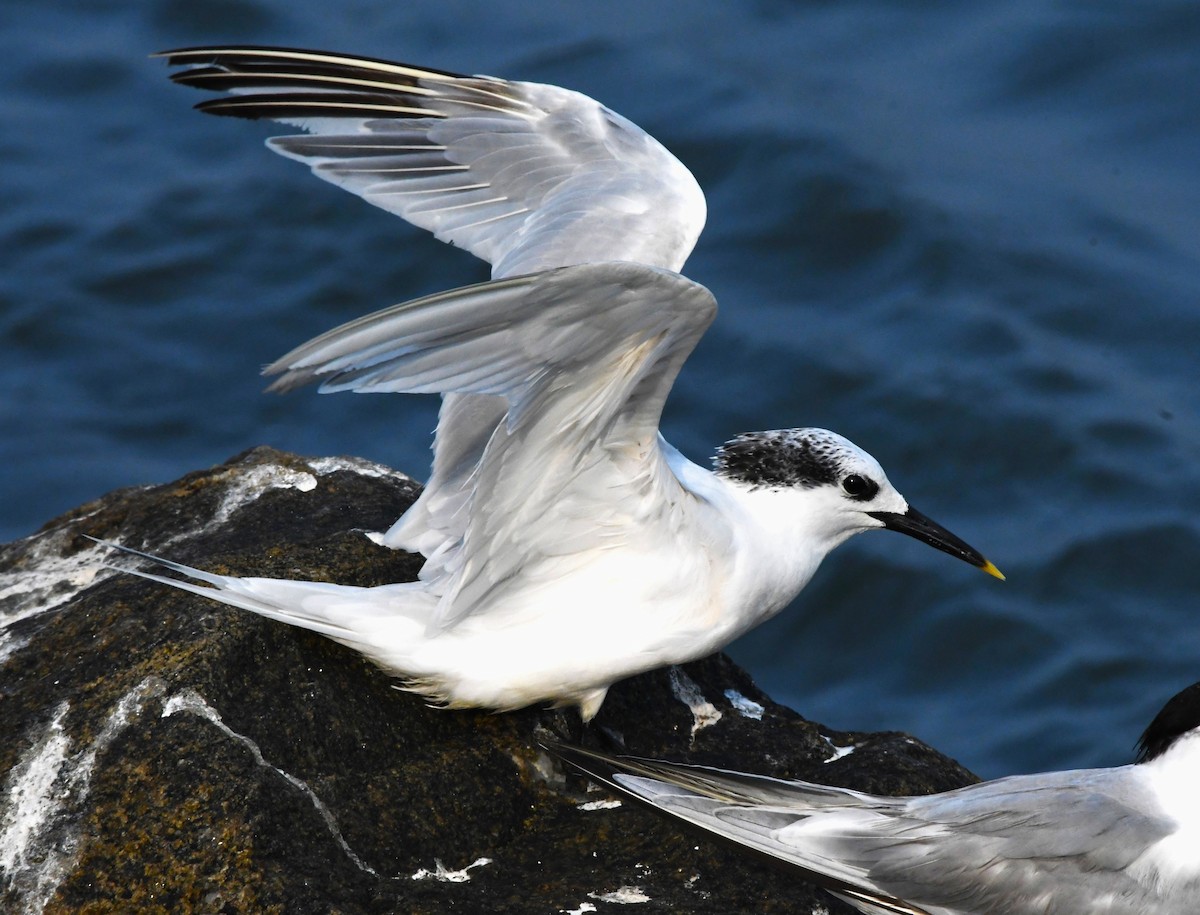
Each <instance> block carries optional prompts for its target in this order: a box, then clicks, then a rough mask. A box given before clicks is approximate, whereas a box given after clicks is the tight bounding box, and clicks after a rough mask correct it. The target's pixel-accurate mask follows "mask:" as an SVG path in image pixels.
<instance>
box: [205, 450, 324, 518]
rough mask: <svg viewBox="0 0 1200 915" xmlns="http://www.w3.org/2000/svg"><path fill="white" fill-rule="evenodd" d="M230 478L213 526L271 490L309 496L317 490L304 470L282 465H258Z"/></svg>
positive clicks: (239, 469)
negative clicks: (301, 493)
mask: <svg viewBox="0 0 1200 915" xmlns="http://www.w3.org/2000/svg"><path fill="white" fill-rule="evenodd" d="M228 476H229V477H231V478H232V480H231V482H230V484H229V486H228V488H227V489H226V490H225V495H224V497H223V498H222V499H221V504H220V506H219V507H218V508H217V511H216V513H215V514H214V515H213V523H214V524H220V523H221V522H223V521H227V520H229V518H230V516H231V515H232V514H233V513H234V512H235V511H237V510H238V509H239V508H241V507H242V506H244V505H249V504H250V503H251V502H254V501H256V500H257V499H258V498H259V497H260V496H261V495H262V494H263V493H265V492H267V491H268V490H271V489H298V490H300V491H301V492H311V491H312V490H314V489H316V488H317V478H316V477H315V476H313V475H312V474H311V473H306V472H305V471H303V470H292V469H291V468H290V467H284V466H283V465H281V464H261V465H259V466H258V467H251V468H250V469H249V470H243V469H242V468H235V469H233V470H231V471H229V473H228Z"/></svg>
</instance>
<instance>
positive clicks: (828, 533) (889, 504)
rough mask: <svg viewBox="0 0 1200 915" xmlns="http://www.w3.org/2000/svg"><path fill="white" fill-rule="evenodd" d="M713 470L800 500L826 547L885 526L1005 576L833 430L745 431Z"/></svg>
mask: <svg viewBox="0 0 1200 915" xmlns="http://www.w3.org/2000/svg"><path fill="white" fill-rule="evenodd" d="M714 469H715V471H716V473H717V474H718V475H719V476H721V477H723V478H724V479H726V480H729V481H730V482H733V483H736V484H739V485H741V486H743V487H746V488H748V489H751V490H769V491H776V492H781V491H791V492H797V493H801V494H803V502H804V508H803V509H802V510H803V511H804V512H805V514H806V515H808V516H809V517H810V518H811V519H812V521H811V523H812V524H813V525H816V526H819V528H820V529H819V530H817V531H816V533H818V534H819V535H820V536H822V537H823V538H825V539H826V540H827V542H828V543H829V545H830V548H832V547H833V546H836V545H837V544H838V543H841V542H842V541H843V540H845V539H846V538H847V537H850V536H851V535H853V534H857V533H859V532H861V531H866V530H871V529H873V528H886V529H887V530H892V531H899V532H900V533H902V534H907V535H908V536H910V537H915V538H916V539H917V540H920V541H922V542H923V543H927V544H929V545H930V546H932V547H935V548H937V549H939V550H942V551H943V552H945V553H949V554H950V555H951V556H956V557H957V558H959V559H961V560H963V561H964V562H968V563H970V564H971V565H973V566H976V567H977V568H980V569H982V570H983V571H985V572H987V573H988V574H990V575H994V576H996V577H997V578H1003V577H1004V576H1003V575H1001V574H1000V571H999V570H998V569H997V568H996V567H995V566H994V565H992V563H991V562H989V561H988V560H987V559H985V558H984V557H983V554H981V553H980V552H979V551H978V550H976V549H975V548H974V547H971V546H969V545H968V544H967V543H965V542H964V541H962V540H960V539H959V538H958V537H956V536H955V535H954V534H952V533H950V532H949V531H948V530H946V529H945V528H944V527H942V526H941V525H940V524H938V523H937V522H936V521H933V520H932V519H930V518H928V517H926V516H925V515H923V514H921V512H919V511H917V510H916V509H915V508H913V507H912V506H911V505H909V504H908V502H907V501H906V500H905V498H904V496H902V495H900V493H899V492H897V491H896V489H895V487H894V486H892V484H891V483H890V482H888V478H887V474H885V473H884V472H883V468H882V467H881V466H879V462H878V461H877V460H875V458H873V457H871V455H869V454H867V452H865V451H863V450H862V449H861V448H859V447H858V446H857V445H855V444H854V443H853V442H851V441H849V440H848V439H846V438H843V437H842V436H840V435H838V434H837V433H836V432H830V431H828V430H827V429H776V430H774V431H771V432H747V433H744V434H742V435H739V436H737V437H736V438H734V439H732V440H731V441H728V442H726V443H725V444H724V445H722V446H721V448H720V449H719V450H718V451H717V456H716V460H715V466H714Z"/></svg>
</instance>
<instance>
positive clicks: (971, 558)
mask: <svg viewBox="0 0 1200 915" xmlns="http://www.w3.org/2000/svg"><path fill="white" fill-rule="evenodd" d="M867 514H868V515H870V516H871V517H872V518H875V519H876V520H878V521H882V522H883V526H884V527H886V528H887V529H888V530H889V531H899V532H900V533H901V534H908V536H910V537H916V538H917V539H918V540H920V541H921V542H922V543H928V544H929V545H930V546H932V547H936V548H937V549H939V550H941V551H942V552H943V553H949V554H950V555H951V556H957V557H958V558H959V559H961V560H962V561H963V562H969V563H970V564H971V565H973V566H975V567H976V568H980V569H983V571H985V572H987V573H988V574H989V575H994V576H995V577H996V578H999V579H1000V580H1001V581H1003V580H1004V575H1003V574H1001V572H1000V570H999V569H997V568H996V567H995V566H994V565H992V564H991V563H990V562H989V561H988V560H986V559H984V557H983V554H982V553H981V552H979V550H977V549H975V547H973V546H971V545H970V544H968V543H967V542H966V541H963V540H959V539H958V538H957V537H955V536H954V535H953V534H952V533H950V532H949V531H948V530H946V529H945V528H944V527H942V526H941V525H940V524H938V523H937V522H936V521H934V520H933V519H932V518H928V517H926V516H925V515H923V514H921V513H920V512H919V511H917V510H916V509H915V508H913V507H911V506H909V509H908V511H906V512H905V513H904V514H900V513H899V512H867Z"/></svg>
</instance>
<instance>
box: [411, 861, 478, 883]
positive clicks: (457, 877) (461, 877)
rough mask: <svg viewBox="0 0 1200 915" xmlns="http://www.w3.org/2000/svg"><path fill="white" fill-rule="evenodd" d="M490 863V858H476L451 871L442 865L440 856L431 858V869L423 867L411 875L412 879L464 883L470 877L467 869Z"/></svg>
mask: <svg viewBox="0 0 1200 915" xmlns="http://www.w3.org/2000/svg"><path fill="white" fill-rule="evenodd" d="M491 863H492V859H491V858H476V859H475V860H474V861H472V862H471V863H470V864H468V865H467V866H466V867H464V868H463V869H462V870H457V871H452V870H447V869H446V865H444V864H443V863H442V861H441V859H440V858H434V859H433V867H434V869H433V870H431V871H429V870H426V869H425V868H421V869H420V870H419V871H417V872H416V873H415V874H413V875H412V879H413V880H429V879H433V880H438V881H440V882H442V883H466V882H467V881H468V880H470V879H471V875H470V874H469V873H467V871H469V870H471V868H473V867H483V866H484V865H485V864H491Z"/></svg>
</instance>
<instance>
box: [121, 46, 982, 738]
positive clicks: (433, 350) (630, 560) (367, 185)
mask: <svg viewBox="0 0 1200 915" xmlns="http://www.w3.org/2000/svg"><path fill="white" fill-rule="evenodd" d="M161 56H164V57H166V59H167V61H168V62H169V63H171V64H174V65H183V66H184V67H185V69H183V70H181V71H177V72H176V73H174V75H173V76H172V78H173V79H174V80H176V81H177V82H180V83H184V84H186V85H190V86H196V87H200V88H204V89H215V90H221V91H223V92H226V93H227V94H226V95H223V96H221V97H219V98H215V99H212V100H208V101H205V102H202V103H201V104H200V105H199V106H198V107H199V108H201V109H202V110H204V111H207V112H211V113H214V114H225V115H234V116H239V117H248V118H265V119H269V120H275V121H280V122H283V123H286V124H289V125H293V126H298V127H300V128H302V129H304V130H306V131H308V133H307V134H306V135H301V136H288V137H277V138H274V139H272V140H270V141H269V142H268V145H269V146H270V147H271V148H272V149H274V150H276V151H277V152H280V153H282V154H284V155H286V156H289V157H291V158H294V159H298V160H300V161H302V162H305V163H307V164H308V165H310V166H311V167H312V169H313V171H314V172H315V173H316V174H317V175H318V176H319V177H322V178H325V179H327V180H329V181H332V182H333V183H335V184H338V185H340V186H342V187H345V188H347V189H349V190H351V191H353V192H354V193H356V194H358V195H359V196H361V197H363V198H364V199H365V200H367V201H369V202H371V203H374V204H376V205H378V206H381V207H383V208H385V209H387V210H390V211H392V212H394V213H397V214H398V215H400V216H402V217H404V218H405V219H406V220H408V221H409V222H412V223H414V224H415V225H417V226H421V227H423V228H427V229H429V230H430V231H432V232H433V233H434V234H435V235H436V236H437V237H438V238H440V239H442V240H444V241H448V242H450V243H452V244H454V245H457V246H459V247H462V248H465V249H467V250H468V251H471V252H473V253H474V254H476V255H478V256H479V257H481V258H483V259H485V260H487V261H489V262H490V263H491V264H492V266H493V272H492V276H493V279H492V280H491V281H490V282H486V283H482V284H479V285H475V286H470V287H466V288H462V289H455V290H452V291H449V292H444V293H440V294H437V295H431V296H426V297H424V298H421V299H417V300H416V301H413V302H408V303H405V304H402V305H398V306H394V307H392V308H388V309H385V310H383V311H380V312H377V313H375V314H371V315H368V316H366V317H363V318H359V319H358V320H355V321H352V322H350V323H348V324H346V325H343V326H342V327H339V328H336V329H334V330H332V331H330V332H329V333H326V334H324V335H323V336H320V337H318V338H316V339H315V340H312V341H310V342H308V343H306V344H304V345H302V346H300V347H299V348H297V349H296V350H294V351H293V352H291V353H289V354H288V355H286V356H284V357H283V358H282V359H280V360H278V361H277V362H275V363H274V364H273V365H271V366H269V367H268V368H267V369H266V373H267V374H271V375H278V376H279V377H278V378H277V379H276V380H275V382H274V383H273V384H272V385H271V388H272V389H274V390H277V391H286V390H290V389H291V388H294V387H296V386H298V385H302V384H305V383H307V382H310V381H320V382H321V388H320V389H321V391H323V392H327V391H345V390H349V391H356V392H407V393H438V394H442V395H443V402H442V407H441V411H440V413H439V418H438V426H437V430H436V432H435V437H434V446H433V452H434V457H433V469H432V472H431V475H430V479H429V481H428V483H427V484H426V486H425V489H424V491H423V492H422V494H421V496H420V498H419V499H418V500H417V501H416V502H415V503H414V504H413V506H412V507H411V508H410V509H409V510H408V511H407V512H406V513H405V514H404V515H403V516H402V517H401V518H400V519H399V520H398V521H397V522H396V524H395V525H393V526H392V527H391V528H390V529H389V530H388V531H386V532H384V533H382V534H380V535H377V541H378V542H380V543H382V544H384V545H386V546H388V547H392V548H401V549H406V550H410V551H413V552H417V553H420V554H422V555H423V556H424V557H425V560H426V561H425V564H424V566H423V567H422V569H421V572H420V576H419V579H418V581H416V582H406V583H400V584H391V585H384V586H380V587H374V588H357V587H348V586H340V585H336V584H328V583H319V582H309V581H293V580H282V579H264V578H234V577H230V576H222V575H214V574H210V573H207V572H203V571H200V570H198V569H194V568H190V567H187V566H182V565H179V564H177V563H171V562H168V561H165V560H161V559H157V560H156V561H157V562H159V563H161V564H162V565H163V566H165V567H167V568H169V569H172V570H174V571H175V572H178V573H181V574H183V575H184V576H188V577H189V578H190V579H191V581H182V580H178V579H174V578H167V577H164V576H158V575H151V574H149V573H139V574H144V575H146V577H151V578H155V579H156V580H161V581H165V582H167V583H169V584H173V585H174V586H176V587H181V588H185V589H188V590H192V591H195V592H197V593H200V594H204V595H206V596H209V597H212V598H214V599H216V600H219V601H222V602H224V603H227V604H231V605H233V606H237V607H241V608H244V609H247V610H251V611H254V612H256V613H260V614H262V615H263V616H266V617H269V618H271V619H275V620H281V621H284V622H287V623H291V624H293V625H297V626H301V627H303V628H306V629H311V630H313V631H315V632H319V633H321V634H323V635H326V636H328V637H329V638H332V639H334V640H336V641H338V642H341V643H343V644H346V645H348V646H350V647H352V648H354V649H356V650H358V651H359V652H361V653H362V654H364V655H365V656H366V657H368V658H369V659H370V660H372V661H374V662H375V663H376V664H378V665H379V666H380V667H382V668H383V669H384V670H385V671H387V672H388V673H389V674H392V675H394V676H396V677H399V678H401V679H402V681H403V682H402V684H401V686H402V688H405V689H410V690H413V691H415V692H418V693H420V694H422V695H424V696H426V697H427V698H428V699H429V700H430V701H431V702H432V703H433V704H437V705H442V706H447V707H455V708H458V707H483V708H489V709H493V710H509V709H515V708H521V707H524V706H527V705H531V704H534V703H538V702H547V701H548V702H552V703H555V704H557V705H577V706H578V707H579V709H580V712H581V714H582V716H583V718H584V720H585V721H586V720H590V719H591V718H592V717H593V716H594V715H595V714H596V712H597V711H598V710H599V708H600V706H601V703H602V702H603V701H604V697H605V694H606V692H607V690H608V688H609V686H610V685H611V684H612V683H614V682H615V681H617V680H620V679H623V678H625V677H629V676H632V675H634V674H637V673H641V672H643V671H646V670H650V669H653V668H656V667H660V666H663V665H667V664H673V663H678V662H683V661H687V660H691V659H695V658H698V657H702V656H704V655H707V654H710V653H712V652H713V651H716V650H717V649H719V648H721V647H722V646H724V645H725V644H727V643H728V642H730V641H732V640H733V639H735V638H736V637H737V636H739V635H741V634H742V633H743V632H745V631H747V630H748V629H750V628H751V627H753V626H755V625H757V624H758V623H760V622H762V621H763V620H765V619H767V618H768V617H771V616H773V615H774V614H775V613H777V612H778V611H779V610H780V609H782V608H783V607H784V606H785V605H786V604H787V603H788V602H790V601H791V600H792V599H793V598H794V597H795V596H796V594H797V593H798V592H799V591H800V590H801V589H802V588H803V587H804V586H805V584H807V582H808V581H809V579H810V578H811V577H812V575H813V573H814V572H815V571H816V569H817V566H818V565H819V564H820V562H821V560H822V559H823V558H824V557H825V555H826V554H827V553H828V552H829V551H830V550H832V549H833V548H834V547H836V546H837V545H838V544H840V543H842V542H843V541H844V540H846V539H847V538H848V537H850V536H851V535H853V534H856V533H858V532H860V531H865V530H870V529H874V528H889V529H892V530H896V531H900V532H903V533H905V534H909V535H911V536H913V537H916V538H918V539H920V540H923V541H924V542H926V543H928V544H931V545H932V546H934V547H936V548H938V549H940V550H944V551H945V552H947V553H949V554H951V555H953V556H956V557H958V558H960V559H963V560H965V561H967V562H969V563H971V564H972V565H975V566H977V567H979V568H981V569H983V570H985V571H987V572H989V573H991V574H993V575H995V576H997V577H1002V576H1000V574H999V572H998V571H997V569H996V567H995V566H994V565H992V563H991V562H989V561H988V560H986V559H985V558H984V557H983V556H982V555H981V554H980V553H979V552H978V551H976V550H975V549H973V548H972V547H970V546H968V545H967V544H966V543H964V542H963V541H962V540H960V539H958V538H957V537H955V536H954V535H953V534H951V533H950V532H949V531H947V530H946V529H945V528H943V527H941V526H940V525H938V524H936V523H934V522H933V521H932V520H930V519H929V518H927V517H925V516H924V515H922V514H921V513H919V512H918V511H916V510H915V509H914V508H912V507H911V506H910V505H909V504H908V503H907V501H905V499H904V497H903V496H901V495H900V493H898V492H897V491H896V490H895V489H894V488H893V487H892V485H891V484H890V483H889V482H888V479H887V477H886V475H885V474H884V472H883V469H882V468H881V467H880V465H879V463H878V462H877V461H876V460H875V459H874V458H872V457H871V456H870V455H868V454H867V453H866V452H864V451H863V450H861V449H860V448H858V447H857V446H855V445H853V444H852V443H850V442H849V441H847V440H846V439H844V438H842V437H841V436H839V435H836V434H834V433H832V432H828V431H825V430H821V429H785V430H776V431H770V432H758V433H749V434H745V435H740V436H738V437H736V438H734V439H733V440H731V441H729V442H727V443H726V444H725V445H724V446H722V447H721V448H720V450H719V451H718V452H717V456H716V460H715V467H714V469H713V470H711V471H710V470H708V469H706V468H703V467H700V466H698V465H696V464H694V463H692V462H691V461H689V460H687V459H686V458H684V457H683V456H682V455H681V454H680V453H679V452H678V451H676V450H675V449H674V448H672V447H671V446H670V445H669V444H667V442H666V441H664V440H663V439H662V437H661V436H660V435H659V432H658V423H659V417H660V414H661V412H662V408H663V403H664V401H665V400H666V397H667V395H668V393H669V392H670V389H671V386H672V384H673V382H674V380H675V377H676V374H677V373H678V371H679V369H680V367H681V366H682V364H683V362H684V360H685V359H686V358H687V356H688V355H689V353H690V352H691V351H692V348H693V347H694V346H695V345H696V342H697V341H698V340H699V339H700V336H701V335H702V334H703V333H704V331H705V329H706V328H707V327H708V325H709V324H710V323H711V321H712V320H713V317H714V315H715V313H716V303H715V300H714V299H713V296H712V295H711V293H709V291H708V290H707V289H705V288H704V287H702V286H700V285H698V284H697V283H694V282H692V281H691V280H688V279H686V278H684V277H683V276H681V275H680V274H679V272H678V271H679V269H680V268H681V267H682V265H683V262H684V260H685V258H686V257H687V255H688V253H689V252H690V251H691V249H692V246H693V244H694V243H695V241H696V238H697V236H698V235H699V233H700V230H701V227H702V226H703V223H704V215H705V205H704V196H703V194H702V192H701V191H700V188H699V186H698V185H697V184H696V182H695V180H694V178H693V177H692V175H691V174H690V173H689V172H688V170H687V169H686V168H685V167H684V166H683V165H682V164H681V163H680V162H679V161H678V160H677V159H675V158H674V157H673V156H672V155H671V154H670V153H669V152H667V151H666V150H665V149H664V148H663V147H662V146H661V145H659V144H658V143H657V142H656V141H655V140H654V139H653V138H651V137H650V136H648V135H647V134H646V133H644V132H643V131H642V130H640V129H639V128H638V127H636V126H635V125H634V124H632V123H630V122H629V121H627V120H625V119H624V118H622V117H620V116H619V115H617V114H615V113H613V112H612V111H609V110H608V109H607V108H605V107H604V106H602V105H600V104H599V103H597V102H595V101H593V100H592V99H590V98H588V97H586V96H584V95H580V94H579V93H576V92H572V91H569V90H566V89H561V88H558V87H556V86H548V85H538V84H533V83H520V82H508V81H505V80H500V79H496V78H492V77H486V76H459V75H455V74H451V73H447V72H444V71H438V70H430V69H424V68H419V67H413V66H408V65H405V64H397V63H389V62H387V61H381V60H375V59H370V58H362V57H348V56H343V55H335V54H328V53H324V52H318V51H299V50H290V49H281V48H253V47H224V48H191V49H184V50H177V51H168V52H164V53H163V54H162V55H161ZM141 555H146V554H141ZM147 558H151V559H154V558H155V557H147Z"/></svg>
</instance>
